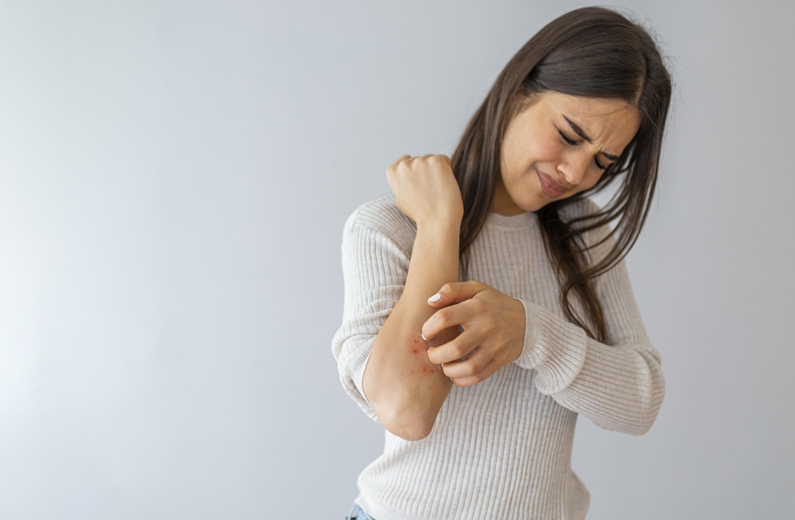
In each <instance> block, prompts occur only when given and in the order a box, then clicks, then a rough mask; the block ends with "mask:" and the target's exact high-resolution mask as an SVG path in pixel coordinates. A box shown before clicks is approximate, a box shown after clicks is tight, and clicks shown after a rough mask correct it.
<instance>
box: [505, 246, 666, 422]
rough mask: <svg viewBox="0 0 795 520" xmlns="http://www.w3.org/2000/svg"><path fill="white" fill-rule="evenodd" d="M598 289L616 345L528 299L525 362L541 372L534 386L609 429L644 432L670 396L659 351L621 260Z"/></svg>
mask: <svg viewBox="0 0 795 520" xmlns="http://www.w3.org/2000/svg"><path fill="white" fill-rule="evenodd" d="M603 276H604V278H603V280H601V283H600V285H599V288H598V290H597V292H598V294H599V299H600V301H601V302H602V305H603V309H604V314H605V324H606V326H607V332H608V336H609V340H610V344H609V345H608V344H604V343H600V342H598V341H595V340H594V339H591V338H589V337H588V336H587V335H586V334H585V331H584V330H583V329H582V328H580V327H577V326H576V325H573V324H571V323H569V322H568V321H566V320H564V319H562V318H561V317H559V316H557V315H555V314H553V313H551V312H549V311H547V310H546V309H543V308H541V307H539V306H538V305H535V304H534V303H531V302H528V301H526V300H520V301H521V302H522V303H523V304H524V306H525V313H526V315H525V317H526V329H525V340H524V341H525V343H524V348H523V352H522V355H521V356H520V357H519V359H518V360H516V361H515V363H517V364H518V365H519V366H521V367H523V368H527V369H534V370H536V371H537V374H536V379H535V385H536V388H538V390H539V391H540V392H542V393H544V394H547V395H549V396H550V397H552V398H553V399H555V401H557V402H558V403H559V404H561V405H562V406H564V407H566V408H568V409H570V410H572V411H575V412H578V413H581V414H583V415H585V416H587V417H588V418H590V419H591V420H592V421H593V422H594V423H595V424H597V425H598V426H601V427H602V428H605V429H608V430H615V431H621V432H625V433H630V434H633V435H641V434H643V433H646V432H647V431H648V430H649V428H651V426H652V424H653V423H654V420H655V418H656V417H657V412H658V411H659V409H660V406H661V405H662V401H663V397H664V395H665V379H664V378H663V373H662V368H661V360H660V354H659V353H658V352H657V350H655V349H654V347H652V345H651V343H650V342H649V339H648V337H647V336H646V332H645V329H644V327H643V322H642V321H641V317H640V312H639V311H638V308H637V305H636V303H635V298H634V295H633V293H632V288H631V286H630V282H629V276H628V274H627V270H626V266H625V264H624V261H623V260H622V261H621V262H620V263H619V264H618V265H616V266H615V267H614V268H613V269H611V270H610V271H609V272H607V273H605V274H604V275H603Z"/></svg>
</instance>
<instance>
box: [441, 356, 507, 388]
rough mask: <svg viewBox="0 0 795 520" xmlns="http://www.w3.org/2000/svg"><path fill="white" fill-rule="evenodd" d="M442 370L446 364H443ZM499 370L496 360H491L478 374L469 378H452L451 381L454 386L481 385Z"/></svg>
mask: <svg viewBox="0 0 795 520" xmlns="http://www.w3.org/2000/svg"><path fill="white" fill-rule="evenodd" d="M444 368H445V369H446V368H447V363H445V365H444ZM499 368H500V365H499V363H497V361H496V359H492V360H491V361H490V362H489V364H488V365H486V367H485V368H484V369H483V370H481V371H480V372H478V373H477V374H474V375H471V376H466V377H453V378H452V380H453V383H455V385H456V386H471V385H476V384H478V383H482V382H483V381H485V380H486V379H488V378H490V377H491V376H492V375H494V372H496V371H497V370H498V369H499ZM448 377H449V376H448Z"/></svg>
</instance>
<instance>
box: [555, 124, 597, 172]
mask: <svg viewBox="0 0 795 520" xmlns="http://www.w3.org/2000/svg"><path fill="white" fill-rule="evenodd" d="M558 133H559V134H560V136H561V137H562V138H563V140H564V141H566V143H567V144H570V145H571V146H576V145H578V144H580V142H579V141H573V140H571V139H569V138H568V137H566V134H564V133H563V131H561V130H560V129H558ZM593 162H594V163H596V167H597V168H599V169H600V170H606V169H607V166H602V163H600V162H599V159H597V158H596V157H594V158H593Z"/></svg>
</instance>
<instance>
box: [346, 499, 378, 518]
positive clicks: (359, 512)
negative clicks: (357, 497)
mask: <svg viewBox="0 0 795 520" xmlns="http://www.w3.org/2000/svg"><path fill="white" fill-rule="evenodd" d="M345 520H375V518H373V517H372V516H370V515H368V514H367V513H365V512H364V510H363V509H362V508H361V507H359V504H357V503H356V502H354V503H353V507H351V512H350V513H348V516H346V517H345Z"/></svg>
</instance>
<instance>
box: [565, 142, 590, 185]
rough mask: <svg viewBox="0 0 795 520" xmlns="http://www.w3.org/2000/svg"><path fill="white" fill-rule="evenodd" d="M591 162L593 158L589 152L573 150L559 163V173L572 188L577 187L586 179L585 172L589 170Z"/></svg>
mask: <svg viewBox="0 0 795 520" xmlns="http://www.w3.org/2000/svg"><path fill="white" fill-rule="evenodd" d="M591 160H592V158H591V156H590V155H589V154H588V153H587V152H584V151H583V150H572V151H571V153H569V154H567V155H566V156H565V157H564V158H563V160H562V161H560V163H558V173H560V175H561V176H562V177H563V178H564V179H566V182H568V183H569V184H570V185H571V186H577V185H578V184H579V183H580V182H582V179H583V177H585V172H586V171H587V170H588V166H589V165H590V164H591Z"/></svg>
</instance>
